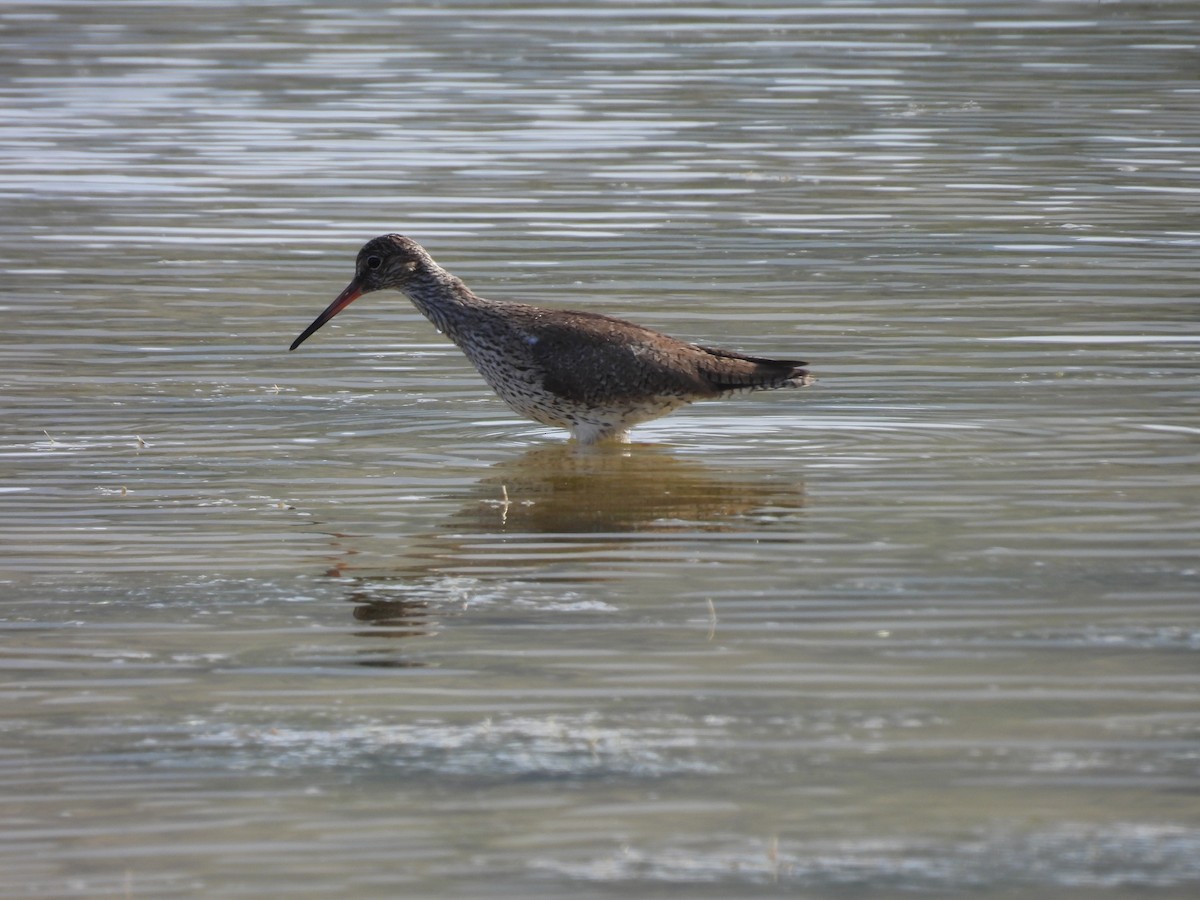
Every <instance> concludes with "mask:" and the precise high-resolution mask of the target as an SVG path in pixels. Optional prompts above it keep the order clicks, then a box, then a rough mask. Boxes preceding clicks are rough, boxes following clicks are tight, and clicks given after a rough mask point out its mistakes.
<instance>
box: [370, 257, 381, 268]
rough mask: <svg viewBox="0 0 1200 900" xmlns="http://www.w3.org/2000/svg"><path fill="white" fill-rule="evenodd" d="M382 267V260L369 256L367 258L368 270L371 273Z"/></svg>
mask: <svg viewBox="0 0 1200 900" xmlns="http://www.w3.org/2000/svg"><path fill="white" fill-rule="evenodd" d="M382 265H383V260H382V259H380V258H379V257H378V256H368V257H367V268H368V269H370V270H371V271H374V270H376V269H378V268H379V267H380V266H382Z"/></svg>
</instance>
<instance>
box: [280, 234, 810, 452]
mask: <svg viewBox="0 0 1200 900" xmlns="http://www.w3.org/2000/svg"><path fill="white" fill-rule="evenodd" d="M383 288H394V289H396V290H399V291H402V292H403V293H404V294H406V295H407V296H408V298H409V299H410V300H411V301H412V303H413V305H414V306H416V308H417V309H418V310H420V311H421V313H422V314H423V315H424V316H425V317H426V318H428V319H429V320H430V321H431V322H433V324H434V325H435V326H437V328H438V329H439V330H440V331H442V332H443V333H445V334H446V336H447V337H449V338H450V340H452V341H454V343H455V344H457V345H458V347H459V348H460V349H461V350H462V351H463V353H465V354H466V356H467V359H469V360H470V361H471V363H472V364H473V365H474V366H475V368H476V369H478V370H479V373H480V374H481V375H482V376H483V378H484V380H485V381H486V382H487V383H488V384H489V385H490V386H491V387H492V389H493V390H494V391H495V392H496V393H497V394H498V395H499V396H500V398H501V399H503V400H504V402H505V403H507V404H508V405H509V406H511V407H512V408H513V409H514V410H516V411H517V412H519V413H520V414H521V415H523V416H527V417H528V418H531V419H533V420H535V421H537V422H541V423H542V424H544V425H552V426H556V427H559V428H565V429H567V430H569V431H570V432H572V433H573V434H574V436H575V438H576V439H577V440H578V441H580V442H581V443H585V444H588V443H593V442H595V441H599V440H627V439H628V433H629V429H630V428H631V427H633V426H634V425H637V424H638V423H640V422H646V421H649V420H650V419H656V418H658V417H659V416H664V415H666V414H667V413H669V412H671V411H672V410H675V409H678V408H679V407H681V406H684V405H685V404H688V403H691V402H693V401H695V400H708V399H713V398H716V397H723V396H726V395H729V394H736V393H741V392H745V391H757V390H772V389H774V388H783V387H803V386H804V385H806V384H808V383H809V378H808V372H807V371H806V370H805V369H804V368H803V367H804V366H805V365H806V363H803V362H795V361H790V360H776V359H762V358H759V357H754V356H745V355H743V354H740V353H735V352H733V351H731V350H721V349H717V348H714V347H702V346H699V345H696V344H689V343H687V342H686V341H681V340H678V339H676V338H673V337H670V336H668V335H665V334H661V333H660V332H657V331H652V330H651V329H649V328H643V327H642V326H640V325H635V324H633V323H632V322H626V321H624V320H622V319H614V318H612V317H610V316H604V315H599V314H598V313H591V312H575V311H571V310H558V309H544V308H542V307H537V306H530V305H528V304H525V303H513V302H507V301H500V300H488V299H485V298H483V297H480V296H478V295H477V294H475V293H473V292H472V291H471V290H470V289H469V288H468V287H467V286H466V285H465V284H463V282H462V281H461V280H459V279H458V278H456V277H455V276H453V275H451V274H450V273H449V272H447V271H446V270H445V269H443V268H442V267H441V266H439V265H438V264H437V263H436V262H434V261H433V259H432V257H430V256H429V254H428V253H426V252H425V250H424V248H422V247H421V246H420V245H419V244H417V243H416V242H415V241H412V240H410V239H409V238H406V237H403V236H402V235H398V234H388V235H383V236H382V237H377V238H375V239H374V240H371V241H368V242H367V244H366V245H364V246H363V248H362V250H360V251H359V253H358V260H357V263H356V267H355V275H354V279H353V280H352V281H351V282H350V284H349V285H348V286H347V287H346V290H344V291H343V292H342V293H341V295H339V296H338V298H337V299H336V300H334V301H333V303H331V304H330V305H329V307H328V308H327V309H326V310H325V311H324V312H323V313H321V315H320V316H318V317H317V318H316V320H315V321H314V322H313V323H312V325H310V326H309V327H308V328H307V329H306V330H305V331H304V332H303V333H302V334H301V335H300V337H298V338H296V340H295V342H293V344H292V349H293V350H295V349H296V347H298V346H299V345H300V344H301V343H302V342H303V341H305V340H306V339H307V338H308V337H309V335H311V334H312V333H313V332H315V331H316V330H317V329H319V328H320V327H321V326H322V325H324V324H325V323H326V322H328V321H329V320H330V319H332V318H333V317H334V316H335V315H337V314H338V313H339V312H341V311H342V310H343V309H345V308H346V307H347V306H348V305H349V304H350V303H351V302H353V301H354V300H355V299H356V298H357V297H360V296H361V295H362V294H365V293H369V292H370V291H376V290H381V289H383Z"/></svg>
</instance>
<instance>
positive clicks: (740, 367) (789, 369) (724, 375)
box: [700, 347, 812, 394]
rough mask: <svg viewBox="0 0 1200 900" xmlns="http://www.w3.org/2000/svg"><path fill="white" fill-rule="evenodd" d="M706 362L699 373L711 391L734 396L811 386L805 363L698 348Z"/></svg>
mask: <svg viewBox="0 0 1200 900" xmlns="http://www.w3.org/2000/svg"><path fill="white" fill-rule="evenodd" d="M700 349H701V350H703V351H704V352H705V354H706V359H705V360H704V362H702V363H701V364H700V374H701V376H702V377H703V378H704V380H705V381H707V382H708V384H709V386H710V387H711V388H712V389H713V391H714V392H716V393H719V394H736V393H742V392H745V391H771V390H775V389H776V388H785V387H804V386H805V385H807V384H811V383H812V378H811V377H810V376H809V374H808V369H806V368H804V367H805V366H807V365H808V363H806V362H800V361H798V360H785V359H766V358H764V357H761V356H746V355H745V354H743V353H735V352H734V351H732V350H721V349H719V348H717V347H701V348H700Z"/></svg>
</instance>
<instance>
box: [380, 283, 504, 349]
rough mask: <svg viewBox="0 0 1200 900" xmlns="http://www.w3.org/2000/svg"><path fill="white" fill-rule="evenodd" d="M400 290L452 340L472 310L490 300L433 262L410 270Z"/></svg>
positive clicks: (456, 340) (488, 302) (489, 302)
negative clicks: (407, 278) (411, 274)
mask: <svg viewBox="0 0 1200 900" xmlns="http://www.w3.org/2000/svg"><path fill="white" fill-rule="evenodd" d="M401 290H403V292H404V293H405V295H407V297H408V299H409V300H411V301H412V304H413V306H415V307H416V308H417V310H418V311H419V312H420V313H421V315H423V316H424V317H425V318H427V319H428V320H429V321H430V322H432V323H433V324H434V326H435V327H436V328H437V330H438V331H440V332H442V333H443V334H445V335H446V336H447V337H449V338H450V339H451V340H452V341H454V342H455V343H458V337H459V335H460V334H461V333H462V330H463V327H464V325H465V323H466V322H467V321H469V320H470V318H471V314H472V311H473V310H478V309H480V308H481V307H484V306H489V305H490V304H491V301H489V300H485V299H484V298H482V297H480V296H478V295H476V294H475V293H473V292H472V291H471V289H470V288H469V287H467V286H466V285H465V284H463V282H462V280H461V279H459V278H457V277H455V276H454V275H451V274H450V273H449V272H447V271H446V270H445V269H443V268H442V267H441V266H439V265H437V264H436V263H435V264H433V265H428V266H424V267H422V268H421V270H420V271H418V272H416V273H414V275H413V276H412V277H411V278H410V279H409V280H408V281H407V282H406V283H405V285H404V287H403V288H402V289H401Z"/></svg>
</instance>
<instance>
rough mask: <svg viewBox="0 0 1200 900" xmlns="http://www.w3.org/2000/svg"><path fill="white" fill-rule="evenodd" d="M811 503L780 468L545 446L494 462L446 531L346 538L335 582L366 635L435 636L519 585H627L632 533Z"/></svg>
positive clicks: (721, 524)
mask: <svg viewBox="0 0 1200 900" xmlns="http://www.w3.org/2000/svg"><path fill="white" fill-rule="evenodd" d="M803 505H804V486H803V482H802V481H800V480H799V479H796V478H794V477H790V476H789V475H786V474H781V473H778V472H770V473H766V474H764V473H762V472H755V471H753V470H749V471H748V470H746V469H744V468H739V469H738V470H736V471H732V472H721V471H719V470H715V469H714V468H712V467H711V466H709V465H707V464H706V463H704V462H703V461H701V460H695V459H688V458H681V457H679V456H677V455H675V454H674V453H673V452H671V451H669V450H666V449H663V448H660V447H657V446H655V445H652V444H633V445H629V444H624V445H611V446H605V445H601V446H597V447H580V446H578V445H575V444H565V445H556V446H550V447H545V446H543V447H537V448H535V449H533V450H530V451H529V452H527V453H525V454H523V455H521V456H519V457H517V458H515V459H511V460H505V461H504V462H501V463H499V464H497V465H496V466H494V467H493V468H492V469H491V470H489V472H488V473H487V475H486V476H485V477H483V478H482V479H480V480H479V481H477V482H476V483H475V485H474V486H473V489H472V491H471V492H470V494H469V495H468V499H467V500H466V501H464V502H463V503H462V504H461V506H460V507H459V509H458V510H457V512H455V513H454V514H452V515H451V516H449V517H448V518H447V519H446V520H445V521H444V522H443V523H442V525H441V526H440V527H439V528H437V529H436V530H435V531H432V532H427V533H424V534H417V535H414V536H412V537H411V538H409V539H408V540H407V541H406V542H405V544H404V546H403V547H402V548H400V549H397V548H396V547H395V546H384V547H380V546H372V544H373V543H375V540H379V539H374V540H373V539H372V538H371V537H370V536H367V535H358V536H351V535H347V534H341V535H338V537H337V544H338V562H337V563H336V564H335V565H334V566H333V567H332V568H331V569H330V571H329V575H330V576H331V577H337V578H340V579H342V580H344V581H345V582H346V584H347V588H348V593H347V597H346V600H347V601H348V602H349V603H351V604H353V605H354V613H353V615H354V618H355V620H356V621H358V622H361V623H364V624H365V625H367V626H368V627H369V629H368V630H365V631H362V632H359V633H360V634H362V635H369V636H372V637H382V636H387V637H391V638H409V637H422V636H429V635H432V634H435V633H436V632H437V631H438V627H439V621H440V620H443V619H445V618H447V617H449V616H454V615H462V614H463V611H464V610H467V609H469V608H470V607H471V605H472V604H473V603H479V602H481V598H486V597H489V596H490V595H492V594H499V595H501V596H503V597H511V596H513V591H514V590H521V589H522V588H520V587H514V585H521V586H530V589H531V590H536V589H537V588H538V587H539V586H541V587H543V589H544V586H545V585H547V584H554V585H556V586H560V585H561V584H562V582H563V579H564V578H569V580H570V581H572V582H573V583H576V584H580V583H583V582H597V581H605V580H610V579H612V578H614V577H617V576H616V574H615V570H614V568H613V567H611V566H610V565H609V564H608V563H607V562H606V561H607V560H611V559H612V558H613V555H614V551H616V552H617V553H618V554H619V553H620V551H621V550H622V549H630V547H631V542H633V541H638V540H641V538H635V537H632V535H653V534H668V533H687V532H691V533H712V532H721V531H733V530H748V529H752V530H769V529H771V528H772V526H775V525H776V524H777V523H779V522H786V521H788V520H789V519H790V518H791V517H792V516H793V515H794V513H795V512H796V511H797V510H798V509H800V508H802V507H803ZM556 536H557V538H558V539H557V540H555V539H554V538H555V537H556ZM548 538H550V539H549V540H548ZM381 558H385V559H386V560H387V563H386V566H384V567H380V566H379V565H378V560H380V559H381ZM555 589H556V590H557V589H558V587H556V588H555ZM364 664H367V663H364ZM374 664H381V663H374Z"/></svg>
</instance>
